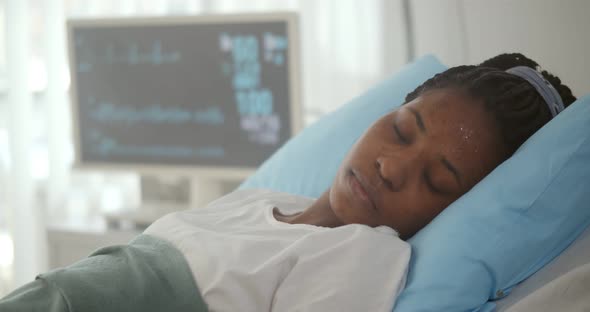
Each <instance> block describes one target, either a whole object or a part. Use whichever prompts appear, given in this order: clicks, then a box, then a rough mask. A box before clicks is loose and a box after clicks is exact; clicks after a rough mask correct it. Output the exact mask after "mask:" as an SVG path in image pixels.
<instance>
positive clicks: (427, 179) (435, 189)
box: [423, 171, 447, 195]
mask: <svg viewBox="0 0 590 312" xmlns="http://www.w3.org/2000/svg"><path fill="white" fill-rule="evenodd" d="M423 176H424V182H426V186H427V187H428V189H430V191H431V192H432V193H435V194H441V195H444V194H447V192H444V191H443V190H441V189H439V188H438V187H436V186H435V185H434V183H432V178H431V177H430V175H429V174H428V173H427V172H426V171H425V172H424V173H423Z"/></svg>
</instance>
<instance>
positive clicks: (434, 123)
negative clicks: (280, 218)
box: [401, 89, 503, 171]
mask: <svg viewBox="0 0 590 312" xmlns="http://www.w3.org/2000/svg"><path fill="white" fill-rule="evenodd" d="M401 109H402V110H403V109H408V110H410V111H414V112H415V113H417V114H418V115H419V117H420V119H422V122H423V123H424V127H425V128H426V129H427V133H428V135H429V136H430V137H431V138H432V140H431V141H429V142H430V144H438V145H439V146H438V148H439V149H440V150H441V152H442V153H444V154H445V155H446V157H447V158H449V159H450V160H452V161H453V162H455V163H458V166H460V167H464V170H469V171H471V170H475V171H480V170H482V168H485V167H488V166H487V165H484V166H481V162H484V163H488V164H490V165H491V164H497V162H498V161H499V159H500V158H501V157H502V156H503V143H502V140H501V136H500V132H499V129H498V127H497V124H496V122H495V118H494V116H493V115H492V114H490V113H489V112H488V111H487V110H486V109H485V107H484V105H483V102H482V101H481V100H479V99H474V98H472V97H470V96H467V95H465V94H464V93H462V92H460V91H456V90H454V89H439V90H432V91H429V92H425V93H424V94H422V95H420V96H419V97H417V98H416V99H414V100H413V101H411V102H409V103H407V104H406V105H404V106H402V108H401Z"/></svg>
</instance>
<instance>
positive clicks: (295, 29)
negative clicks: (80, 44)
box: [66, 11, 303, 181]
mask: <svg viewBox="0 0 590 312" xmlns="http://www.w3.org/2000/svg"><path fill="white" fill-rule="evenodd" d="M257 22H285V23H286V26H287V36H288V38H289V39H288V40H289V46H288V53H289V61H288V66H289V89H290V94H289V100H290V104H291V105H290V108H289V112H290V114H291V133H290V135H289V137H292V136H294V135H295V134H296V133H297V132H298V131H300V130H301V129H302V127H303V116H302V111H303V109H302V107H303V106H302V101H301V64H300V38H299V16H298V14H297V12H291V11H285V12H272V13H241V14H204V15H190V16H147V17H100V18H75V19H68V20H67V21H66V31H67V39H68V40H67V42H66V44H67V51H68V64H69V68H70V87H69V95H70V107H71V119H72V132H73V133H72V138H73V143H74V155H75V156H74V162H73V168H74V169H76V170H91V171H94V170H99V171H116V172H135V173H138V174H142V175H158V176H178V175H182V176H189V177H198V178H209V179H216V180H224V181H235V180H243V179H245V178H247V177H248V176H250V175H251V174H253V173H254V172H255V171H256V169H257V168H255V167H232V166H220V167H212V166H197V165H186V166H182V165H172V164H171V165H164V164H161V165H160V164H150V163H120V164H116V163H108V162H93V161H83V160H82V159H81V146H80V128H79V126H80V125H79V123H78V105H79V103H78V94H77V85H76V82H77V77H76V75H77V72H76V71H75V70H72V68H74V67H72V66H75V64H76V59H75V53H74V44H73V31H74V29H76V28H80V27H120V26H137V27H139V26H145V25H149V26H153V25H156V26H157V25H187V24H216V23H257Z"/></svg>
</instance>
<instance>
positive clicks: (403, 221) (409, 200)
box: [383, 192, 452, 233]
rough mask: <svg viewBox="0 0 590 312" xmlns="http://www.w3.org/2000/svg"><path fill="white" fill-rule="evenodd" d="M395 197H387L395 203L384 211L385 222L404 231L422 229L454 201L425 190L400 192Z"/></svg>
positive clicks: (388, 200)
mask: <svg viewBox="0 0 590 312" xmlns="http://www.w3.org/2000/svg"><path fill="white" fill-rule="evenodd" d="M393 197H394V196H391V198H387V199H386V201H387V202H390V203H394V204H393V205H391V206H389V207H388V209H387V211H384V212H383V218H384V220H383V223H384V224H385V225H389V226H391V227H393V228H394V229H396V230H398V231H400V232H404V233H413V232H415V231H418V230H420V229H422V228H423V227H424V226H426V225H427V224H428V223H429V222H430V221H432V220H433V219H434V218H435V217H436V216H437V215H438V214H439V213H440V212H442V211H443V210H444V209H445V208H446V207H447V206H448V205H449V204H450V203H451V202H452V200H449V199H443V198H440V197H437V196H436V195H433V194H430V193H424V192H414V193H413V194H409V193H405V194H404V193H399V194H396V196H395V198H393Z"/></svg>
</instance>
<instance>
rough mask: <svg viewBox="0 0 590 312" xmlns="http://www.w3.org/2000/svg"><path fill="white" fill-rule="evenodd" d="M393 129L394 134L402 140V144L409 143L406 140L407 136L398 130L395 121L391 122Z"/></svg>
mask: <svg viewBox="0 0 590 312" xmlns="http://www.w3.org/2000/svg"><path fill="white" fill-rule="evenodd" d="M393 131H395V135H396V136H397V138H398V139H399V141H400V142H402V143H403V144H404V145H408V144H410V140H408V138H407V137H406V136H404V135H403V134H402V132H401V131H400V130H399V127H398V126H397V123H395V122H394V123H393Z"/></svg>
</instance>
